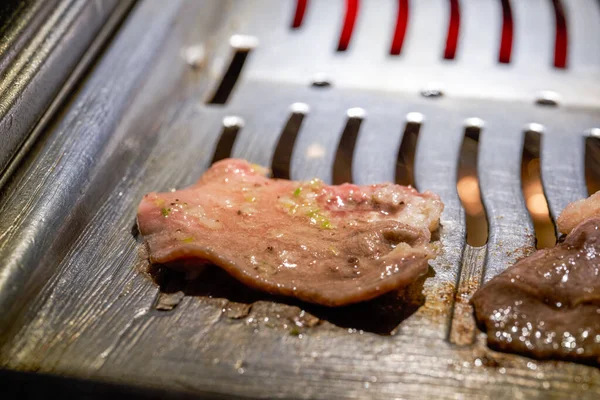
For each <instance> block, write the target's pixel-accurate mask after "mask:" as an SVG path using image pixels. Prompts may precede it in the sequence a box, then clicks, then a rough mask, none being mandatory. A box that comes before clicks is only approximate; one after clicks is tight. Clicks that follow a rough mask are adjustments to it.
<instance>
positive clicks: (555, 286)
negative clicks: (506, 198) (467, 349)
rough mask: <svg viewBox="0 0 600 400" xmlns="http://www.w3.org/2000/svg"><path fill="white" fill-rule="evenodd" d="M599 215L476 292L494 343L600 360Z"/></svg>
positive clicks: (543, 354) (537, 354) (538, 354)
mask: <svg viewBox="0 0 600 400" xmlns="http://www.w3.org/2000/svg"><path fill="white" fill-rule="evenodd" d="M599 226H600V218H591V219H588V220H587V221H584V222H582V223H581V224H579V225H578V226H577V227H576V228H575V229H574V230H573V231H572V232H571V233H570V234H569V235H568V236H567V238H566V239H565V241H564V242H563V243H562V244H559V245H557V246H556V247H554V248H552V249H544V250H539V251H537V252H536V253H534V254H533V255H532V256H530V257H527V258H524V259H522V260H520V261H519V262H517V263H516V264H515V265H514V266H512V267H510V268H509V269H507V270H506V271H505V272H503V273H502V274H500V275H498V276H497V277H495V278H493V279H492V280H491V281H490V282H488V283H487V284H486V285H484V286H483V287H482V288H481V289H480V290H479V291H477V293H475V295H474V296H473V299H472V301H473V304H474V306H475V316H476V318H477V321H478V323H479V324H480V325H481V326H482V327H484V328H485V329H486V330H487V335H488V344H489V346H490V347H492V348H494V349H497V350H501V351H507V352H514V353H521V354H524V355H528V356H531V357H534V358H538V359H548V358H554V359H563V360H569V361H577V362H583V363H590V364H597V365H598V364H600V233H599V231H598V229H599Z"/></svg>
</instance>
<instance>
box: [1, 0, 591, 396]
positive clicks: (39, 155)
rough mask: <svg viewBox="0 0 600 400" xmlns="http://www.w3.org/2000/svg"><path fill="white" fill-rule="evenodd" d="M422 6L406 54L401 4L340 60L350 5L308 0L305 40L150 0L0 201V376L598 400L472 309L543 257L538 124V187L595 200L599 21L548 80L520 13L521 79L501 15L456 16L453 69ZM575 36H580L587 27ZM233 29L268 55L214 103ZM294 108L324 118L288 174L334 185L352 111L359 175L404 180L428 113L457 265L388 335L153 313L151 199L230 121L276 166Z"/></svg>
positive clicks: (542, 24)
mask: <svg viewBox="0 0 600 400" xmlns="http://www.w3.org/2000/svg"><path fill="white" fill-rule="evenodd" d="M363 3H364V4H363ZM413 3H414V4H412V7H413V9H412V11H411V20H410V27H411V28H410V30H409V34H408V36H407V42H406V43H405V45H406V47H405V49H404V50H403V55H402V56H400V57H398V58H391V57H389V56H387V48H386V46H388V41H389V39H388V37H387V36H386V34H387V32H389V31H391V29H392V28H391V24H393V18H392V16H393V14H394V13H395V2H392V1H386V2H381V5H380V3H379V2H362V3H361V7H362V9H361V14H360V18H359V20H358V22H357V27H356V32H355V36H354V38H353V42H352V43H351V46H350V49H349V51H348V52H345V53H336V52H334V51H333V49H334V48H335V42H336V40H337V34H338V32H339V29H340V26H339V23H340V19H341V16H342V15H343V3H342V2H334V1H312V2H310V7H309V10H308V14H307V17H306V21H305V23H304V25H303V27H302V29H301V30H299V31H291V30H289V28H288V21H290V20H291V16H292V13H293V4H292V2H279V1H253V2H221V1H187V2H186V1H170V2H159V1H152V0H146V1H143V2H141V3H140V4H138V5H137V6H136V9H135V10H134V12H133V15H132V16H131V18H130V20H129V21H128V22H127V23H126V25H125V27H124V28H123V30H122V31H121V32H120V34H119V35H118V36H117V37H116V39H115V42H114V43H113V45H112V46H111V47H110V48H109V49H108V50H107V52H106V54H105V55H104V56H103V58H102V60H101V61H100V62H99V63H98V65H97V66H96V68H95V69H94V70H93V71H92V73H91V74H90V76H89V77H88V79H87V80H86V82H85V84H84V85H83V87H82V88H81V91H80V92H79V93H77V94H76V96H75V97H74V99H73V103H72V104H71V106H70V107H69V109H68V111H67V112H66V113H65V114H64V115H63V116H60V117H58V118H57V119H56V121H55V123H54V124H53V125H52V126H50V127H49V128H48V129H47V131H46V132H45V134H44V135H43V136H42V138H41V141H40V142H38V143H37V144H36V146H35V147H34V149H33V150H32V151H31V152H30V153H29V154H28V156H27V158H26V159H25V161H24V163H23V164H22V165H21V167H20V168H19V169H18V170H17V172H16V173H15V174H14V175H13V177H12V179H11V181H10V182H9V183H8V184H7V186H6V187H5V188H4V189H3V196H2V199H1V201H0V212H1V213H2V216H3V218H2V219H1V220H0V232H1V233H0V259H2V260H3V261H2V266H1V268H0V305H2V309H3V314H2V317H1V326H0V338H1V348H0V355H1V358H2V360H3V364H4V367H5V368H7V369H10V370H18V371H22V370H26V371H37V372H38V373H46V374H60V375H66V376H69V377H74V378H75V377H76V378H82V379H86V380H89V381H108V382H119V383H125V384H127V385H133V386H135V387H147V388H154V389H162V390H168V391H170V392H171V393H187V394H203V395H208V394H214V395H216V394H226V395H228V396H238V397H261V398H323V399H330V398H428V397H434V396H435V397H437V398H457V397H477V398H517V397H526V398H548V397H554V398H568V397H573V398H596V397H598V396H599V395H600V372H599V371H598V369H595V368H592V367H586V366H582V365H576V364H572V363H563V362H538V361H534V360H531V359H527V358H524V357H519V356H515V355H509V354H501V353H497V352H493V351H491V350H489V349H487V347H486V346H485V335H483V334H481V333H480V332H478V331H476V330H475V328H474V325H473V321H472V317H471V315H470V310H469V308H468V306H466V305H465V298H464V296H463V294H465V293H468V292H470V291H472V290H473V288H474V287H475V288H476V287H477V286H478V285H479V283H480V282H479V281H480V277H481V276H484V279H489V278H490V277H491V276H493V275H495V274H497V273H498V272H500V271H502V270H504V269H505V268H506V267H507V266H509V265H511V264H512V263H513V262H514V261H515V260H516V259H518V258H519V257H520V256H522V255H523V254H526V253H527V252H529V251H531V250H532V246H533V228H532V224H531V223H530V220H529V215H528V213H527V210H526V208H525V204H524V201H523V195H522V192H521V182H520V168H521V167H520V164H521V151H522V146H523V132H524V126H525V125H526V124H528V123H531V122H536V123H540V124H543V125H544V127H545V132H544V135H543V141H542V150H541V153H542V154H541V157H542V174H543V176H542V178H543V182H544V189H545V194H546V196H547V198H548V202H549V205H550V209H551V212H552V215H553V216H556V214H557V213H558V212H560V210H561V209H562V207H564V205H565V204H566V203H567V202H569V201H572V200H574V199H577V198H581V197H582V196H585V194H586V188H585V180H584V168H583V151H584V132H585V131H586V130H587V129H589V128H592V127H597V126H599V125H600V114H599V112H598V108H597V107H598V106H599V105H600V90H599V89H600V88H599V87H598V84H599V83H600V80H599V79H598V77H599V76H598V75H599V73H600V68H599V63H600V59H599V58H598V57H595V56H592V55H590V54H597V53H594V51H596V50H597V49H594V48H593V46H595V45H596V43H594V42H593V41H577V38H578V37H581V36H583V33H582V32H590V30H594V29H595V30H598V29H599V28H598V27H599V26H600V24H598V21H600V10H598V7H597V6H598V4H597V3H595V2H593V1H591V0H589V1H587V0H580V1H573V2H565V3H566V5H567V7H568V12H569V13H568V15H570V17H571V18H575V20H576V21H577V23H571V25H570V26H572V27H573V36H574V37H575V41H574V42H573V43H574V45H573V46H572V47H570V49H571V50H570V51H571V54H570V60H571V65H572V68H571V69H569V70H567V71H557V70H554V69H553V68H551V67H549V66H548V65H549V63H550V61H549V60H550V59H551V54H550V49H551V46H550V44H551V42H550V41H549V37H551V34H550V33H549V31H548V30H549V28H548V26H551V25H548V18H549V17H548V15H549V14H548V13H549V12H550V11H549V9H548V7H550V6H549V5H548V4H546V2H541V1H535V2H534V1H531V2H529V1H528V2H521V1H519V2H516V1H515V2H513V3H514V7H515V10H514V12H515V18H517V21H519V20H526V21H530V22H531V24H533V25H534V26H535V27H537V29H534V30H532V31H529V30H527V35H525V33H523V32H524V30H525V28H524V26H525V25H526V24H519V23H517V24H516V36H517V37H520V38H522V41H517V42H516V43H518V45H517V47H516V48H515V55H514V63H513V64H511V65H508V66H506V65H502V66H500V65H497V64H496V63H495V60H496V55H495V51H496V50H495V49H496V48H497V40H498V34H497V32H498V30H499V23H500V22H499V21H501V19H500V17H499V13H500V11H501V10H500V6H499V5H494V6H490V5H489V4H487V3H486V2H480V1H469V2H467V1H464V2H462V3H464V5H463V13H464V14H463V20H464V21H467V22H466V23H465V25H464V31H463V33H462V34H461V35H462V36H461V39H460V42H459V50H458V56H457V60H455V61H454V62H443V63H442V62H440V61H439V58H440V57H441V54H442V51H443V49H442V47H441V46H442V45H443V38H444V32H443V31H444V29H445V28H444V27H445V26H446V15H447V14H446V13H447V10H446V7H447V4H446V2H443V1H441V0H430V1H419V2H418V3H417V2H413ZM525 3H526V4H525ZM375 4H376V5H375ZM498 4H499V2H498ZM517 4H518V5H517ZM537 7H539V8H537ZM582 7H588V8H584V9H588V10H589V9H590V8H589V7H596V8H593V10H594V11H595V12H596V14H593V13H585V12H583V13H582V12H581V9H582ZM540 10H541V11H540ZM542 11H543V12H542ZM593 15H595V17H593ZM596 17H598V18H597V19H593V18H596ZM486 18H487V19H486ZM325 19H328V20H329V19H330V20H331V22H328V23H325V22H322V20H325ZM538 19H540V20H539V21H538ZM579 21H586V22H581V23H582V24H585V28H582V27H581V26H580V24H579ZM590 21H591V23H590ZM148 26H152V27H153V28H152V30H150V31H149V30H147V27H148ZM522 30H523V32H522ZM474 32H475V33H474ZM477 32H481V34H480V35H478V34H476V33H477ZM234 33H236V34H247V35H253V36H255V37H257V38H258V39H259V42H260V44H259V46H258V47H257V48H256V49H254V50H252V51H251V52H250V54H249V56H248V59H247V61H246V64H245V66H244V69H243V72H242V76H241V77H240V80H239V82H238V84H237V86H236V88H235V90H234V92H233V94H232V96H231V98H230V100H229V102H228V103H227V104H226V105H225V106H220V105H206V104H204V103H205V99H208V98H209V97H210V95H211V93H212V91H213V90H214V88H215V87H216V86H217V84H218V82H219V80H220V77H221V76H222V74H223V71H224V69H225V68H226V67H227V64H228V62H229V59H230V57H231V49H230V48H229V45H228V38H229V37H230V36H231V35H232V34H234ZM596 36H598V35H596ZM440 38H441V39H440ZM540 43H546V44H547V46H540ZM197 45H203V46H204V49H205V50H206V52H207V58H206V60H204V62H203V63H202V62H201V63H199V64H201V65H197V64H196V68H190V66H189V65H187V64H186V62H185V57H182V54H183V55H185V49H187V48H189V47H190V46H197ZM490 49H492V50H493V51H491V50H490ZM115 71H119V73H115ZM315 73H326V74H328V75H329V76H330V77H331V79H332V81H333V86H332V87H330V88H314V87H311V86H310V85H309V82H310V80H311V78H312V77H313V76H314V74H315ZM432 80H434V81H438V82H440V83H441V84H442V86H443V90H444V93H445V96H443V97H441V98H436V99H431V98H424V97H421V96H419V94H418V92H419V90H420V89H422V88H423V87H424V86H426V85H428V84H429V83H430V82H431V81H432ZM548 89H551V90H555V91H557V92H559V93H560V94H561V96H562V103H561V106H560V107H558V108H545V107H539V106H536V105H535V104H534V102H533V99H534V98H535V96H536V93H537V92H538V91H540V90H548ZM297 102H303V103H306V104H308V105H309V106H310V111H309V112H308V114H307V115H306V116H305V118H304V121H303V124H302V126H301V129H300V132H299V134H298V137H297V139H296V142H295V146H294V150H293V152H292V153H291V155H290V165H291V177H292V179H306V178H312V177H315V176H317V177H320V178H322V179H324V180H325V181H327V182H330V181H331V179H332V168H333V163H334V157H335V154H336V151H337V146H338V142H339V140H340V137H341V134H342V131H343V127H344V124H345V120H346V112H347V110H348V109H349V108H351V107H362V108H363V109H364V110H365V111H366V113H367V114H366V118H365V120H364V121H363V123H362V125H361V127H360V133H359V136H358V139H357V143H356V147H355V151H354V157H353V164H352V177H353V180H354V181H355V182H356V183H359V184H365V183H373V182H378V181H393V180H394V171H395V164H396V161H397V159H396V155H397V152H398V147H399V145H400V143H401V140H402V132H403V130H404V124H405V119H406V115H407V114H408V113H410V112H419V113H421V114H422V115H423V116H424V122H423V124H422V127H421V130H420V132H419V139H418V145H417V149H416V159H415V181H416V185H417V187H418V188H419V189H420V190H432V191H435V192H437V193H439V194H440V195H441V196H442V199H443V201H444V203H445V204H446V209H445V211H444V214H443V216H442V226H443V227H442V229H441V232H440V238H441V241H442V244H443V248H444V253H443V255H442V256H440V257H439V258H438V259H436V260H435V261H434V262H432V267H433V271H434V273H433V274H431V275H432V276H430V277H428V279H427V280H426V281H425V282H424V286H423V293H424V295H425V296H426V301H425V303H424V305H423V306H422V307H420V308H419V309H418V310H417V311H416V312H415V313H414V314H412V315H411V316H410V317H409V318H407V319H406V320H404V321H403V322H402V323H401V324H400V325H399V326H398V328H397V329H396V330H395V332H394V334H392V335H388V336H382V335H378V334H375V333H370V332H362V331H359V330H356V329H351V328H348V327H347V326H343V327H342V326H337V325H336V324H335V323H333V322H330V320H328V319H327V318H325V319H324V321H323V322H322V323H321V324H320V325H318V326H315V327H312V328H310V329H307V330H305V331H303V333H302V335H301V336H296V335H291V334H290V333H289V329H287V328H284V324H286V323H290V321H293V319H294V318H295V317H298V316H299V315H300V313H301V310H300V308H298V306H297V305H289V304H283V303H279V302H273V301H270V300H269V299H264V300H259V301H255V302H253V303H252V306H251V308H250V309H249V314H248V315H247V316H244V315H242V318H233V317H232V316H236V317H239V315H237V314H235V313H234V314H235V315H233V314H230V313H229V312H228V310H229V309H238V308H240V307H241V306H240V305H239V304H238V303H237V302H236V301H233V300H231V299H228V298H226V297H218V296H216V297H212V298H211V297H209V296H186V297H184V298H183V300H182V301H181V303H180V304H179V305H178V306H177V308H175V309H174V310H172V311H168V312H164V311H163V312H161V311H157V310H156V309H155V307H154V305H155V301H156V298H157V296H158V292H159V290H158V288H157V287H156V286H155V285H154V284H153V283H152V282H151V281H150V280H149V279H148V278H147V277H146V276H145V275H144V274H142V273H140V272H139V269H140V268H143V267H144V265H145V261H144V257H143V255H140V254H139V251H140V248H141V246H140V243H139V242H138V241H137V240H136V238H135V237H134V235H132V232H131V230H132V226H133V225H134V218H135V209H136V206H137V204H138V202H139V200H140V198H141V196H142V195H143V194H144V193H146V192H148V191H151V190H167V189H169V188H172V187H177V188H178V187H183V186H185V185H187V184H190V183H191V182H193V181H195V180H196V179H197V178H198V177H199V176H200V175H201V174H202V172H203V171H204V170H206V168H207V167H208V166H209V164H210V162H211V159H212V156H213V153H214V151H215V147H216V146H217V143H218V142H219V139H220V135H221V132H222V129H223V125H222V120H223V118H225V117H226V116H231V115H235V116H238V117H240V118H242V119H243V120H244V122H245V124H244V126H243V127H242V128H241V130H240V131H239V133H238V135H237V138H236V141H235V144H234V147H233V150H232V155H233V156H235V157H242V158H246V159H248V160H250V161H252V162H256V163H259V164H263V165H270V164H271V162H272V159H273V153H274V151H275V149H276V146H277V143H278V140H279V137H280V134H281V131H282V129H283V126H284V125H285V123H286V121H287V119H288V118H289V116H290V106H291V105H292V104H293V103H297ZM470 117H478V118H481V119H482V120H483V121H484V123H485V125H484V128H483V131H482V133H481V139H480V145H479V165H478V171H479V178H480V184H481V190H482V197H483V201H484V204H485V207H486V211H487V215H488V219H489V223H490V237H489V241H488V246H487V250H486V249H483V250H482V249H472V248H467V250H466V251H465V248H466V247H465V246H466V244H465V240H464V238H465V232H466V228H465V222H464V221H465V218H464V211H463V209H462V207H461V203H460V200H459V198H458V195H457V193H456V175H457V159H458V156H459V151H460V146H461V141H462V139H463V136H464V120H465V119H466V118H470ZM315 149H318V151H315ZM242 308H243V307H242ZM247 309H248V308H246V310H247ZM223 310H225V311H223ZM334 322H335V321H334ZM450 338H453V342H454V343H462V345H457V344H451V343H450V341H449V339H450Z"/></svg>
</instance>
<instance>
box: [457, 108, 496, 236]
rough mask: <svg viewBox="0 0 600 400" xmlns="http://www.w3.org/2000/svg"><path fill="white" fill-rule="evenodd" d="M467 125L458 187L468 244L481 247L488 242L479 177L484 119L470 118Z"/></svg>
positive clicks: (461, 154)
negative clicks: (480, 140) (479, 157)
mask: <svg viewBox="0 0 600 400" xmlns="http://www.w3.org/2000/svg"><path fill="white" fill-rule="evenodd" d="M465 125H466V126H465V135H464V138H463V141H462V146H461V151H460V158H459V162H458V174H457V175H458V181H457V184H456V189H457V191H458V195H459V197H460V199H461V202H462V205H463V207H464V209H465V213H466V225H467V244H469V245H470V246H472V247H480V246H484V245H485V244H486V242H487V238H488V224H487V218H486V214H485V209H484V208H483V203H482V202H481V193H480V190H479V180H478V178H477V159H478V153H479V149H478V147H479V135H480V133H481V129H482V128H483V121H481V120H480V119H478V118H469V119H467V121H465Z"/></svg>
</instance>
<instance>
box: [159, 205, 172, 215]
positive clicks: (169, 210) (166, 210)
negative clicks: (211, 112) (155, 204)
mask: <svg viewBox="0 0 600 400" xmlns="http://www.w3.org/2000/svg"><path fill="white" fill-rule="evenodd" d="M170 212H171V209H170V208H164V207H163V208H161V209H160V213H161V214H162V215H163V217H168V216H169V213H170Z"/></svg>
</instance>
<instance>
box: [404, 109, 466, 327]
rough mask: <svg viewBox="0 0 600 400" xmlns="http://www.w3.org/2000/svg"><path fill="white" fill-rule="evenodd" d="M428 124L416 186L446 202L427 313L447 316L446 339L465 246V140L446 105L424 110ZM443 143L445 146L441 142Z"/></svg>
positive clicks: (456, 118)
mask: <svg viewBox="0 0 600 400" xmlns="http://www.w3.org/2000/svg"><path fill="white" fill-rule="evenodd" d="M423 109H424V117H425V119H424V122H423V124H422V126H421V130H420V132H419V139H418V142H417V151H416V155H415V184H416V187H417V189H418V190H419V191H425V190H430V191H432V192H434V193H437V194H438V195H439V196H440V198H441V199H442V201H443V202H444V212H443V213H442V216H441V218H440V226H441V227H440V242H441V244H442V247H443V249H444V252H443V253H442V254H440V255H439V256H438V257H437V258H436V259H434V260H432V261H430V264H431V265H432V266H433V268H434V269H435V273H436V275H435V277H434V278H431V279H429V280H428V281H427V282H426V283H425V291H426V292H429V293H430V295H429V296H428V299H429V300H430V301H429V302H428V303H426V304H425V307H424V308H425V310H423V312H424V313H426V312H427V309H429V310H435V309H437V311H438V312H440V313H441V314H442V315H444V316H446V318H445V321H444V323H443V324H441V325H440V327H441V328H443V330H442V329H440V330H439V331H438V334H439V335H440V336H441V337H443V338H446V337H447V336H448V333H449V328H450V325H449V324H450V322H451V321H450V318H449V317H450V315H451V314H452V310H453V308H454V295H455V291H456V287H455V285H456V283H457V282H458V274H459V271H460V264H461V260H462V255H463V250H464V247H465V238H466V227H465V213H464V210H463V208H462V205H461V203H460V199H459V197H458V193H457V191H456V178H457V166H458V162H457V160H458V155H459V151H460V146H461V143H462V138H463V130H462V129H461V127H462V120H461V118H460V116H459V115H457V114H454V113H448V112H444V108H443V106H442V107H440V108H439V109H438V108H437V107H427V106H426V107H424V108H423ZM441 141H443V143H444V146H440V145H439V143H441Z"/></svg>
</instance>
